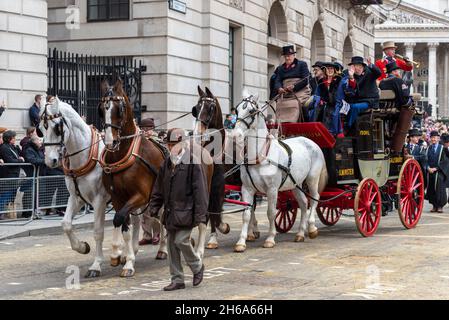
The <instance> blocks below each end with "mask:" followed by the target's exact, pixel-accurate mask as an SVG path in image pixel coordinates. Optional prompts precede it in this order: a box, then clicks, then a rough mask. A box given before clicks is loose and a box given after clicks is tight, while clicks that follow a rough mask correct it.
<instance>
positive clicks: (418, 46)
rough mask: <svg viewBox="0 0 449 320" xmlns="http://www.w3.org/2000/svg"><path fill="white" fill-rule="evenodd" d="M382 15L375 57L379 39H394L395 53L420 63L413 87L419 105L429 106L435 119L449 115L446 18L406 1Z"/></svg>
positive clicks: (379, 53) (448, 26)
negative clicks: (419, 94)
mask: <svg viewBox="0 0 449 320" xmlns="http://www.w3.org/2000/svg"><path fill="white" fill-rule="evenodd" d="M385 15H386V17H387V20H386V21H385V22H384V23H383V24H379V25H377V26H376V28H375V41H376V58H380V57H381V56H382V50H381V44H382V42H384V41H395V43H396V45H397V46H398V49H397V51H396V52H397V53H398V54H401V55H403V56H406V57H408V58H409V59H410V60H414V61H416V62H419V64H420V66H419V67H417V66H415V69H414V72H413V76H414V83H413V88H412V90H413V91H414V92H419V93H421V94H422V96H423V99H422V101H421V102H420V103H421V104H422V106H423V107H426V106H428V105H432V117H434V118H437V117H438V118H444V117H449V96H448V92H449V76H448V71H449V52H448V48H449V47H448V45H449V17H448V16H446V15H444V14H438V13H436V12H433V11H430V10H426V9H423V8H422V7H418V6H416V5H413V4H409V3H406V2H403V4H401V6H400V7H399V9H398V10H396V11H393V12H385Z"/></svg>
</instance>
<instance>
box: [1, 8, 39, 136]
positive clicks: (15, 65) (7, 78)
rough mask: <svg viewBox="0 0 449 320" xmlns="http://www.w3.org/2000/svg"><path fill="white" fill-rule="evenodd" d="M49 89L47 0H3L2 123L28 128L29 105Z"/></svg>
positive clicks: (19, 128) (11, 127) (13, 126)
mask: <svg viewBox="0 0 449 320" xmlns="http://www.w3.org/2000/svg"><path fill="white" fill-rule="evenodd" d="M45 91H47V2H46V1H41V0H14V1H13V0H3V1H0V102H3V101H5V103H6V105H7V106H8V109H7V111H5V112H4V113H3V115H2V117H1V118H0V126H1V127H7V128H10V129H13V130H16V131H18V132H19V133H21V132H23V131H24V128H26V127H27V126H28V125H29V119H28V113H27V111H28V107H30V106H31V105H32V103H33V100H34V96H35V95H36V94H39V93H42V92H45Z"/></svg>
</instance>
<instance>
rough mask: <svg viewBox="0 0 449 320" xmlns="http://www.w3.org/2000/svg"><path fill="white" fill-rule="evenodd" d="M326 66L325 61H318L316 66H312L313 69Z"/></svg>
mask: <svg viewBox="0 0 449 320" xmlns="http://www.w3.org/2000/svg"><path fill="white" fill-rule="evenodd" d="M323 65H324V62H323V61H317V62H315V64H314V65H313V66H312V68H322V67H323Z"/></svg>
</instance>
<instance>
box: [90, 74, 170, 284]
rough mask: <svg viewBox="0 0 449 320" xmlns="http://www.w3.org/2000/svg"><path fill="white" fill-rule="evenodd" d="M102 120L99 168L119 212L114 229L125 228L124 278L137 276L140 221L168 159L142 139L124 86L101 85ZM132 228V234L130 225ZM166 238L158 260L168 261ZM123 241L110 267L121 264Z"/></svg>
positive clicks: (115, 245)
mask: <svg viewBox="0 0 449 320" xmlns="http://www.w3.org/2000/svg"><path fill="white" fill-rule="evenodd" d="M101 92H102V100H101V103H100V105H99V113H100V117H101V118H102V119H103V122H104V129H105V145H106V148H105V149H104V151H103V153H102V155H101V159H100V164H101V166H102V167H103V178H102V180H103V184H104V186H105V187H106V190H108V192H109V193H110V194H111V197H112V204H113V206H114V209H115V211H116V214H115V216H114V227H115V228H120V227H121V228H122V234H123V239H124V241H125V247H124V256H125V257H126V264H125V266H124V267H123V270H122V272H121V276H122V277H132V276H133V275H134V273H135V270H134V262H135V254H136V253H137V251H138V248H139V244H138V241H139V232H140V217H139V216H137V215H136V214H139V213H141V212H143V211H144V210H145V209H146V206H147V204H148V202H149V200H150V196H151V191H152V189H153V184H154V182H155V180H156V177H157V173H158V171H159V168H160V167H161V165H162V163H163V161H164V158H165V155H164V152H163V151H162V150H161V148H160V147H159V146H158V145H157V144H156V143H155V142H153V141H152V140H147V139H145V138H144V137H143V135H142V133H141V132H140V130H139V129H138V128H137V126H136V124H135V122H134V114H133V108H132V106H131V104H130V103H129V100H128V97H127V96H126V93H125V92H124V90H123V86H122V82H121V81H117V82H116V83H115V85H114V86H113V87H111V86H110V85H109V83H108V82H107V81H103V82H102V85H101ZM130 223H132V224H133V229H132V230H130V228H129V225H130ZM165 238H166V237H165V236H164V231H163V230H162V234H161V244H160V247H159V251H158V253H157V256H156V259H166V257H167V249H166V239H165ZM120 245H121V243H120V240H119V239H113V244H112V247H113V248H112V249H113V252H112V255H111V265H113V266H118V265H119V263H120V258H121V252H120Z"/></svg>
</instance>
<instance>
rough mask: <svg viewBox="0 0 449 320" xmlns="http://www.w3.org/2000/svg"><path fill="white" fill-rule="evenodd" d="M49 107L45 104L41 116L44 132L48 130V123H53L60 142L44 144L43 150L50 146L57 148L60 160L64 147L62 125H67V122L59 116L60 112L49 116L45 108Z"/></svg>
mask: <svg viewBox="0 0 449 320" xmlns="http://www.w3.org/2000/svg"><path fill="white" fill-rule="evenodd" d="M48 105H49V103H47V104H46V105H45V109H44V113H43V114H42V116H41V121H43V122H44V123H43V126H44V128H45V130H48V123H49V121H51V122H53V123H54V124H55V125H56V127H55V129H54V131H55V134H56V136H58V137H61V140H60V141H59V142H44V143H43V145H44V148H46V147H52V146H59V147H60V148H61V149H60V150H59V155H60V157H61V158H62V155H63V149H64V147H65V144H64V124H67V121H66V120H65V118H64V117H63V115H62V114H61V112H58V113H57V114H52V115H49V114H48V113H47V106H48ZM59 118H60V119H61V120H59V122H55V121H54V120H55V119H59Z"/></svg>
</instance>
